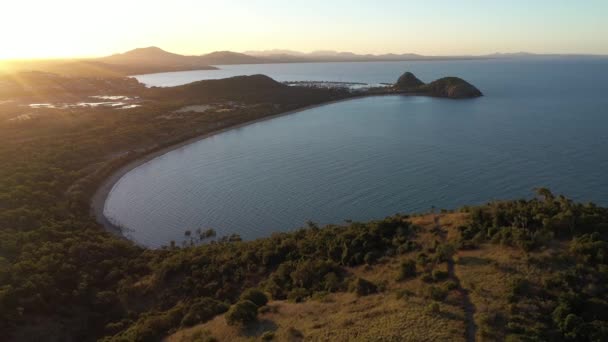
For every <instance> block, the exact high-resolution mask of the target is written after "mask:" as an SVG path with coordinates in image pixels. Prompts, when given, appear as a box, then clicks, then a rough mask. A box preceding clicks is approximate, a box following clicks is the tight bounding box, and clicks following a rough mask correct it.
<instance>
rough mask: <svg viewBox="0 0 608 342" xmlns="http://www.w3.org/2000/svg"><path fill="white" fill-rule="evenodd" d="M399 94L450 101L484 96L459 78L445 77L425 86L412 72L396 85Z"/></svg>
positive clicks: (404, 75)
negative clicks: (440, 98) (441, 98)
mask: <svg viewBox="0 0 608 342" xmlns="http://www.w3.org/2000/svg"><path fill="white" fill-rule="evenodd" d="M394 89H395V90H397V91H398V92H407V93H415V94H420V95H428V96H435V97H445V98H450V99H468V98H473V97H479V96H483V94H482V93H481V91H479V89H477V88H476V87H475V86H474V85H472V84H470V83H469V82H467V81H465V80H463V79H462V78H459V77H444V78H440V79H438V80H436V81H433V82H431V83H429V84H424V82H422V81H421V80H419V79H418V78H417V77H416V76H414V74H412V73H411V72H409V71H408V72H406V73H404V74H403V75H401V77H399V79H398V80H397V83H395V86H394Z"/></svg>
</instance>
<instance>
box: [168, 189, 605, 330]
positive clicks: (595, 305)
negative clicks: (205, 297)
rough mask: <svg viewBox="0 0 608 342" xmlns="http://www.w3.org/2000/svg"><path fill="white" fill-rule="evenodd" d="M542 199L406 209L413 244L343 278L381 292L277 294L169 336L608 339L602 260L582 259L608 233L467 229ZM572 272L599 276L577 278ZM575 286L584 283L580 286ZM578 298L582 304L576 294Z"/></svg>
mask: <svg viewBox="0 0 608 342" xmlns="http://www.w3.org/2000/svg"><path fill="white" fill-rule="evenodd" d="M562 199H563V198H562ZM539 204H540V205H542V206H552V205H554V204H556V202H553V204H550V202H548V201H547V200H546V199H545V200H540V201H536V200H534V201H531V202H522V201H514V202H504V203H502V204H501V203H492V204H489V205H487V206H483V207H477V208H467V209H465V210H464V211H463V212H458V213H441V214H427V215H423V216H413V217H409V218H402V219H403V220H405V221H407V222H409V223H410V224H411V225H412V227H413V228H414V229H413V231H414V232H415V233H414V234H413V235H412V236H411V240H410V241H412V242H413V243H414V245H415V246H416V247H415V249H414V250H413V251H407V252H405V253H400V254H399V255H393V254H392V253H390V254H389V255H385V256H383V257H380V258H379V259H377V260H376V261H374V262H371V263H365V264H364V265H361V266H356V267H346V268H345V272H346V276H345V279H350V280H346V281H352V280H353V279H358V278H364V279H367V280H369V281H371V282H372V283H374V284H376V285H377V287H378V292H377V293H372V294H369V295H363V296H362V295H357V294H356V293H352V292H349V291H346V290H345V291H338V292H335V293H326V292H320V293H313V294H312V295H310V296H309V297H307V298H306V299H304V300H303V301H302V302H300V300H274V301H270V302H269V303H268V304H267V305H266V306H263V307H261V308H260V309H259V315H258V319H257V321H254V322H250V323H247V324H242V325H236V326H235V325H229V324H228V323H227V321H226V319H225V317H224V316H223V315H219V316H217V317H215V318H214V319H212V320H210V321H209V322H206V323H203V324H199V325H196V326H194V327H189V328H182V329H180V330H178V331H176V332H175V333H173V334H171V335H170V336H169V337H168V338H167V339H166V340H167V341H200V340H209V341H212V340H218V341H252V340H278V341H283V340H293V341H298V340H310V341H318V340H325V341H351V340H382V341H403V340H406V341H421V340H433V341H458V340H468V341H472V340H479V341H497V340H498V341H502V340H509V341H528V340H582V341H602V340H605V338H606V336H607V335H606V317H605V311H604V309H605V308H606V293H605V287H604V285H603V279H605V278H604V277H605V271H604V266H602V265H598V264H594V265H583V264H580V263H577V261H576V260H577V259H578V258H582V259H579V262H580V261H584V260H585V259H586V258H588V257H589V256H593V255H597V254H595V253H598V252H599V253H600V255H602V256H603V253H604V252H605V248H606V245H605V243H604V242H599V241H598V242H596V243H594V245H595V247H594V248H591V249H589V248H590V246H589V245H587V244H586V242H585V243H583V245H584V246H586V247H583V248H580V247H581V246H580V244H581V243H582V241H586V240H587V239H594V238H592V237H589V236H587V235H583V236H581V237H578V238H575V239H574V240H571V241H567V239H566V240H564V239H552V238H547V237H546V236H545V238H542V239H540V238H539V240H536V242H535V243H538V244H539V245H538V246H536V247H530V248H528V247H526V248H521V247H517V246H515V245H517V244H518V243H523V241H532V240H528V239H526V238H522V237H521V236H519V237H514V236H511V235H510V234H505V233H504V232H505V231H506V230H507V228H504V230H502V231H501V230H500V229H497V233H496V234H495V235H493V237H492V238H491V239H488V237H487V236H485V237H484V238H483V239H482V238H481V236H479V235H478V236H476V237H475V238H474V239H468V238H467V234H468V230H469V229H470V228H471V227H475V226H477V225H478V224H480V223H482V224H483V223H485V224H490V222H487V221H485V220H481V221H480V220H479V218H478V217H476V215H478V213H479V211H482V212H485V213H488V214H489V213H490V212H492V211H495V210H496V208H497V206H504V205H507V206H513V205H516V206H519V207H520V208H522V209H523V208H525V207H528V208H530V207H533V206H537V205H539ZM497 213H500V214H499V216H502V215H503V214H505V213H504V212H497ZM598 213H601V215H600V216H595V215H591V216H594V218H593V219H591V220H593V221H595V220H596V219H599V218H600V217H603V219H602V220H603V223H602V222H599V221H596V223H598V224H599V226H597V227H603V226H604V225H605V224H606V221H605V220H606V216H605V214H606V213H605V210H604V209H601V210H600V212H598ZM503 217H504V216H503ZM488 218H489V217H488ZM494 218H495V217H494ZM504 218H506V217H504ZM578 218H579V219H580V218H581V217H578ZM545 220H546V218H545ZM510 229H513V228H509V230H510ZM506 236H508V237H506ZM505 237H506V238H505ZM533 240H534V239H533ZM582 250H585V252H583V255H581V254H580V252H581V251H582ZM411 260H416V263H415V264H416V274H415V275H412V276H410V277H406V278H404V277H403V265H404V263H407V262H408V261H411ZM579 273H580V274H579ZM574 274H579V277H580V276H583V274H585V276H584V277H585V278H586V279H588V281H589V280H590V279H595V281H591V282H589V283H585V282H583V281H582V279H579V280H578V281H577V279H576V278H572V277H573V276H574ZM567 280H570V283H569V282H568V281H567ZM564 281H566V282H564ZM578 286H583V288H586V290H584V289H583V290H579V291H575V289H576V288H577V287H578ZM572 297H575V299H574V298H572ZM573 300H576V302H575V303H578V306H574V305H572V304H570V303H572V301H573ZM434 303H435V304H434ZM573 320H574V321H575V322H576V324H573V323H572V321H573Z"/></svg>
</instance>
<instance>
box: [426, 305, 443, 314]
mask: <svg viewBox="0 0 608 342" xmlns="http://www.w3.org/2000/svg"><path fill="white" fill-rule="evenodd" d="M426 312H427V313H429V314H431V315H438V314H440V313H441V306H440V305H439V303H437V302H432V303H431V304H429V305H428V306H427V307H426Z"/></svg>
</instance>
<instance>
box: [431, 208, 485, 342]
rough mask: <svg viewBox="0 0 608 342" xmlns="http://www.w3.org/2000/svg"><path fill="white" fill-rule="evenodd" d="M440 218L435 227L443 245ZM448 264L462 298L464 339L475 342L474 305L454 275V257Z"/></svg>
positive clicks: (442, 230)
mask: <svg viewBox="0 0 608 342" xmlns="http://www.w3.org/2000/svg"><path fill="white" fill-rule="evenodd" d="M439 221H440V216H439V215H437V216H435V227H434V229H436V230H437V231H438V232H439V236H440V237H441V240H442V242H443V243H445V242H446V241H447V232H446V231H445V230H444V229H442V228H441V224H440V222H439ZM447 264H448V274H449V277H450V279H452V281H454V282H455V283H456V286H457V287H456V290H457V291H458V292H459V293H460V296H461V297H462V309H463V310H464V315H465V337H466V340H467V342H475V340H476V335H477V324H475V311H476V308H475V305H474V304H473V302H471V297H470V296H469V291H467V290H466V289H464V288H463V287H462V284H461V283H460V279H459V278H458V276H457V275H456V272H455V270H454V269H455V267H454V257H453V256H450V258H449V259H448V261H447Z"/></svg>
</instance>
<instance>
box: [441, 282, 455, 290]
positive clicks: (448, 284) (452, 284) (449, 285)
mask: <svg viewBox="0 0 608 342" xmlns="http://www.w3.org/2000/svg"><path fill="white" fill-rule="evenodd" d="M443 286H444V288H445V289H446V290H448V291H452V290H456V289H457V288H458V284H456V282H455V281H453V280H448V281H446V282H445V284H444V285H443Z"/></svg>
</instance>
